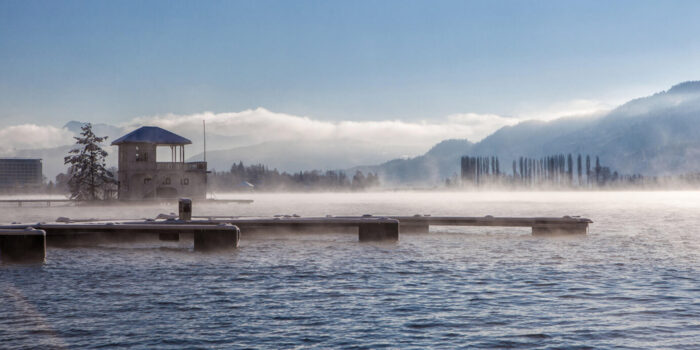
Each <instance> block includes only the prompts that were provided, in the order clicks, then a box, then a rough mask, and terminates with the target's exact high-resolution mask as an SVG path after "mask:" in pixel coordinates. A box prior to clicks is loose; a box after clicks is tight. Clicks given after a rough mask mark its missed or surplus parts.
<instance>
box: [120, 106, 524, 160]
mask: <svg viewBox="0 0 700 350" xmlns="http://www.w3.org/2000/svg"><path fill="white" fill-rule="evenodd" d="M203 120H204V121H206V125H207V138H208V140H207V141H208V144H209V142H212V141H213V144H211V147H212V149H215V148H218V149H224V148H232V147H237V146H244V145H252V144H259V143H265V142H280V141H282V142H284V141H295V140H300V141H329V142H330V141H334V140H343V141H356V142H360V143H373V144H377V143H379V144H381V143H384V144H390V145H392V146H403V147H407V148H415V149H417V150H422V151H425V150H426V149H427V148H429V147H430V146H432V145H433V144H435V143H437V142H440V141H442V140H444V139H449V138H466V139H469V140H470V141H478V140H481V139H482V138H484V137H486V136H488V135H489V134H491V133H492V132H494V131H496V130H498V129H499V128H501V127H503V126H506V125H513V124H516V123H517V122H518V120H517V119H515V118H507V117H501V116H497V115H491V114H473V113H468V114H455V115H450V116H448V117H446V118H443V119H442V120H433V121H419V122H406V121H401V120H383V121H339V122H333V121H322V120H317V119H313V118H310V117H307V116H296V115H291V114H285V113H276V112H272V111H269V110H267V109H265V108H256V109H249V110H245V111H241V112H235V113H212V112H204V113H197V114H190V115H175V114H167V115H161V116H152V117H144V118H136V119H134V120H132V121H131V122H129V123H127V124H126V125H124V127H125V128H126V129H133V128H136V127H138V126H141V125H156V126H160V127H163V128H166V129H168V130H172V131H173V132H176V133H179V134H182V135H183V136H186V137H188V138H191V139H192V140H193V142H196V141H198V140H199V139H200V137H201V128H202V121H203Z"/></svg>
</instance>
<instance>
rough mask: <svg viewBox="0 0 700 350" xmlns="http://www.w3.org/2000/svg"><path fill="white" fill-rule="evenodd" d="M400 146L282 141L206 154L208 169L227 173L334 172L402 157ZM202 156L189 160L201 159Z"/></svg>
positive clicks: (338, 141) (343, 142)
mask: <svg viewBox="0 0 700 350" xmlns="http://www.w3.org/2000/svg"><path fill="white" fill-rule="evenodd" d="M380 141H381V140H380ZM405 152H406V150H405V149H403V148H401V147H392V146H387V145H383V144H380V143H360V142H357V141H345V140H336V141H333V142H328V141H286V142H265V143H261V144H256V145H251V146H244V147H236V148H231V149H226V150H215V151H207V162H208V163H209V164H208V166H209V168H210V169H215V170H217V171H223V170H229V169H230V168H231V165H232V164H233V163H238V162H239V161H242V162H243V163H245V164H264V165H267V166H268V167H270V168H276V169H278V170H280V171H287V172H297V171H302V170H314V169H318V170H335V169H344V168H348V167H350V166H354V165H359V164H372V163H379V162H382V161H385V160H386V159H391V158H396V157H399V156H401V155H402V154H405ZM202 158H203V155H202V153H199V154H196V155H194V156H192V157H190V158H189V160H190V161H192V160H202Z"/></svg>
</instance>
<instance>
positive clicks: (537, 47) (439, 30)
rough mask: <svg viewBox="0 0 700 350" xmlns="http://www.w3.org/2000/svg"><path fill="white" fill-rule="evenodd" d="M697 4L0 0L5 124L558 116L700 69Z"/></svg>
mask: <svg viewBox="0 0 700 350" xmlns="http://www.w3.org/2000/svg"><path fill="white" fill-rule="evenodd" d="M698 15H700V1H640V0H635V1H609V0H606V1H500V2H499V1H483V2H481V1H405V0H402V1H366V2H364V1H260V0H256V1H224V2H218V1H146V2H144V1H134V2H131V1H86V2H73V1H39V2H37V1H26V0H22V1H7V0H0V126H2V127H7V126H11V125H16V124H25V123H34V124H45V123H46V124H51V125H55V126H61V125H63V124H64V123H65V122H66V121H68V120H71V119H76V120H83V121H92V122H107V123H112V124H119V123H122V124H124V123H128V122H129V121H131V120H133V119H134V118H137V117H147V116H154V115H164V114H167V113H174V114H179V115H186V114H195V113H201V112H204V111H212V112H214V113H233V112H239V111H243V110H247V109H255V108H257V107H262V108H265V109H267V110H270V111H274V112H279V113H288V114H291V115H299V116H309V117H312V118H314V119H318V120H324V121H330V122H334V121H341V120H345V121H348V120H352V121H369V120H373V121H378V120H402V121H407V122H416V121H431V120H434V119H440V120H444V118H445V117H446V116H449V115H455V114H466V113H476V114H494V115H500V116H515V117H518V118H523V117H527V118H533V117H540V116H544V117H551V116H554V115H559V114H562V113H574V114H575V113H578V112H581V111H584V112H585V111H588V110H595V109H597V108H605V107H609V106H611V105H614V104H616V103H619V102H623V101H625V100H626V99H628V98H632V97H637V96H640V95H645V94H650V93H653V92H656V91H659V90H663V89H666V88H668V87H670V86H671V85H672V84H675V83H678V82H681V81H685V80H694V79H698V78H700V40H699V39H698V38H700V20H699V19H698Z"/></svg>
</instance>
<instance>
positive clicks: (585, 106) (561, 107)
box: [518, 99, 617, 121]
mask: <svg viewBox="0 0 700 350" xmlns="http://www.w3.org/2000/svg"><path fill="white" fill-rule="evenodd" d="M615 106H617V104H610V103H606V102H603V101H598V100H589V99H574V100H569V101H563V102H557V103H554V104H551V105H548V106H545V107H524V108H521V110H522V112H520V113H518V116H519V117H520V118H521V119H537V120H544V121H549V120H554V119H558V118H563V117H582V116H588V115H597V114H601V113H605V112H608V111H610V110H611V109H612V108H614V107H615Z"/></svg>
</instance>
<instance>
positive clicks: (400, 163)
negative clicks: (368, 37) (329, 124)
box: [15, 81, 700, 185]
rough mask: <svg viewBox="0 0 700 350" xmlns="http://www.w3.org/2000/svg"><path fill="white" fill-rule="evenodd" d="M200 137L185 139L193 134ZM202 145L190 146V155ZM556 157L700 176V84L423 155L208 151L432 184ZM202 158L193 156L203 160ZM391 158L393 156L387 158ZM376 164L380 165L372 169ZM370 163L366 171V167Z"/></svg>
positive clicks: (61, 151) (53, 161)
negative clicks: (470, 160)
mask: <svg viewBox="0 0 700 350" xmlns="http://www.w3.org/2000/svg"><path fill="white" fill-rule="evenodd" d="M82 124H83V123H82V122H79V121H71V122H69V123H67V124H66V125H65V128H66V129H68V130H70V131H72V132H74V133H76V134H77V133H79V132H80V127H81V126H82ZM93 127H94V130H95V132H96V134H98V135H106V136H108V137H109V139H108V142H111V141H112V140H114V139H116V138H117V137H119V136H121V135H123V134H124V133H125V131H128V130H123V129H122V128H120V127H116V126H112V125H107V124H93ZM198 135H199V134H194V135H187V136H189V137H194V138H193V142H195V143H197V142H198V140H197V139H196V138H197V137H198ZM208 141H211V142H208V143H209V145H210V147H212V146H213V147H217V145H218V147H222V146H223V147H225V146H226V145H235V144H237V142H240V140H237V139H236V138H235V137H228V136H227V135H212V136H211V137H210V138H209V140H208ZM71 147H72V146H61V147H57V148H52V149H38V150H22V151H17V152H15V153H16V154H15V155H16V156H21V157H40V158H43V159H44V174H45V176H46V177H47V178H48V179H53V178H54V177H55V176H56V174H58V173H59V172H63V171H65V166H64V165H63V157H64V156H65V155H66V153H67V151H68V150H69V149H70V148H71ZM196 147H199V144H197V145H193V146H190V148H189V150H188V152H193V149H194V148H196ZM108 151H109V152H110V157H109V158H108V164H109V165H110V166H114V165H116V157H115V155H116V148H111V147H110V148H109V149H108ZM557 153H573V154H577V153H581V154H590V155H591V156H596V155H598V156H600V158H601V161H602V162H603V164H604V165H609V166H611V167H613V168H614V170H618V171H619V172H621V173H626V174H633V173H641V174H645V175H653V174H673V173H684V172H690V171H700V82H697V81H690V82H685V83H681V84H678V85H675V86H673V87H672V88H670V89H669V90H667V91H664V92H660V93H657V94H654V95H652V96H648V97H643V98H638V99H635V100H632V101H629V102H627V103H625V104H624V105H621V106H619V107H618V108H616V109H614V110H612V111H610V112H608V113H606V114H604V115H599V116H592V117H582V118H562V119H557V120H554V121H550V122H543V121H524V122H521V123H519V124H517V125H514V126H508V127H503V128H501V129H499V130H498V131H496V132H494V133H493V134H491V135H490V136H488V137H486V138H484V139H483V140H481V141H480V142H478V143H471V142H469V141H468V140H465V139H459V140H445V141H442V142H440V143H438V144H436V145H435V146H434V147H433V148H432V149H430V150H429V151H428V152H427V153H425V154H424V155H421V156H418V157H413V158H408V157H406V156H405V155H406V154H416V152H415V149H407V148H406V146H403V147H401V146H395V145H392V144H390V143H389V142H386V140H377V141H376V142H373V143H367V142H359V141H349V140H334V141H333V142H321V141H284V142H267V143H261V144H255V145H248V146H241V147H231V148H230V149H224V150H210V151H208V152H207V161H208V162H209V167H210V168H211V169H216V170H217V171H223V170H228V169H230V167H231V165H232V164H233V163H237V162H239V161H243V162H244V163H247V164H252V163H262V164H265V165H267V166H269V167H271V168H277V169H279V170H281V171H290V172H294V171H300V170H312V169H320V170H326V169H347V170H348V172H354V171H355V170H363V171H373V172H377V173H378V174H379V175H380V178H381V179H382V181H383V183H384V184H389V185H392V184H396V185H432V184H438V183H441V182H442V181H443V180H444V179H445V178H447V177H450V176H452V175H454V174H459V171H460V169H459V164H460V162H459V159H460V157H461V156H463V155H480V156H498V157H499V158H500V160H501V169H504V170H506V171H508V170H509V169H510V162H511V161H512V160H513V159H517V157H519V156H527V157H541V156H544V155H551V154H557ZM202 156H203V155H202V154H201V153H199V154H196V155H195V156H193V157H190V160H201V159H202ZM387 159H393V160H389V161H387ZM372 164H376V165H372ZM362 165H365V166H362Z"/></svg>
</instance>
